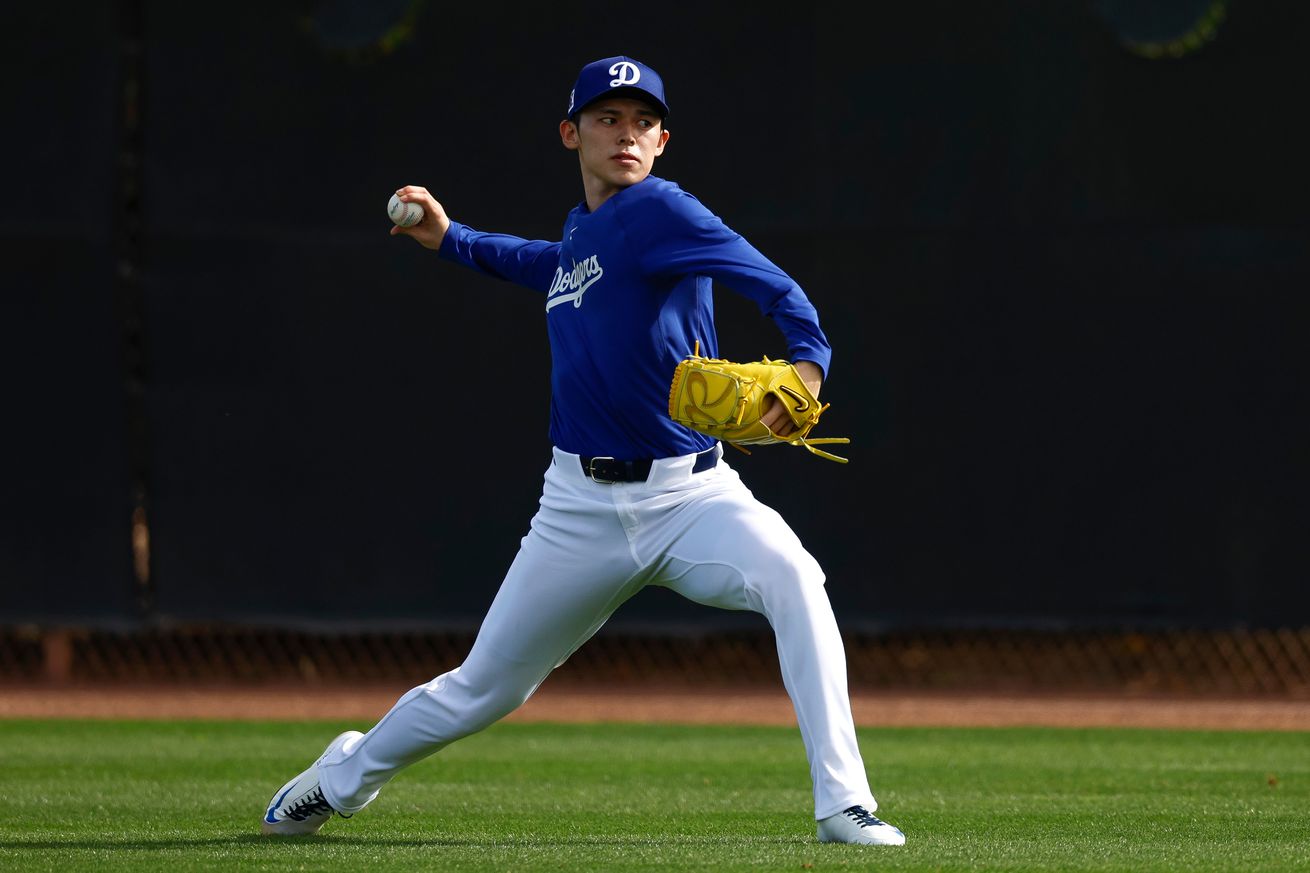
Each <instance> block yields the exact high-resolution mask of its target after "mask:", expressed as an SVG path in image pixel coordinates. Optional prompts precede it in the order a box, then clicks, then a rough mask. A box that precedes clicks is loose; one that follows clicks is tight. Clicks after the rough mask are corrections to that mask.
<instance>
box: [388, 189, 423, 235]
mask: <svg viewBox="0 0 1310 873" xmlns="http://www.w3.org/2000/svg"><path fill="white" fill-rule="evenodd" d="M387 216H388V217H390V218H391V220H392V221H393V222H395V223H396V224H398V225H400V226H401V227H413V226H414V225H416V224H418V223H419V222H420V221H422V220H423V207H422V206H419V205H418V204H417V203H406V202H405V201H403V200H401V199H400V198H399V197H397V196H396V195H395V194H392V195H391V200H389V201H388V202H387Z"/></svg>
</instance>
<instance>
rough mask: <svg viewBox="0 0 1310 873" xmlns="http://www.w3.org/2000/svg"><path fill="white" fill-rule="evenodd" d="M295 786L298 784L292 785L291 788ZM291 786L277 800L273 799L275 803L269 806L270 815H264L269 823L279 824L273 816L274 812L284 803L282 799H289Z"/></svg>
mask: <svg viewBox="0 0 1310 873" xmlns="http://www.w3.org/2000/svg"><path fill="white" fill-rule="evenodd" d="M295 787H296V786H294V785H292V786H291V788H295ZM291 788H288V789H287V790H286V791H283V792H282V796H281V797H279V798H278V799H277V800H275V801H273V805H272V806H270V807H269V808H268V815H266V816H264V821H266V822H268V823H269V824H277V819H276V818H274V817H273V812H274V811H275V810H276V809H277V808H278V807H279V806H281V805H282V801H284V800H286V799H287V795H288V794H290V793H291Z"/></svg>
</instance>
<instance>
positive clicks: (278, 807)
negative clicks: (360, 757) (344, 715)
mask: <svg viewBox="0 0 1310 873" xmlns="http://www.w3.org/2000/svg"><path fill="white" fill-rule="evenodd" d="M362 736H363V734H361V733H360V732H359V731H346V732H345V733H343V734H340V735H338V736H337V738H336V739H334V740H333V741H332V742H330V743H328V747H327V748H326V749H324V750H323V754H322V755H319V756H318V760H317V761H315V762H314V763H313V764H310V765H309V769H308V770H306V771H305V772H303V773H301V774H300V775H299V776H297V777H296V778H295V779H292V780H291V781H290V782H288V783H287V784H286V785H283V786H282V787H281V788H279V789H278V791H277V794H274V795H273V799H272V800H270V801H269V803H268V809H267V810H266V811H265V812H264V820H263V821H262V822H261V823H260V826H259V829H260V830H261V831H263V832H264V833H266V834H287V835H289V834H313V833H317V832H318V829H319V828H321V827H323V823H324V822H326V821H327V820H328V819H330V818H332V814H333V813H334V812H336V810H334V809H333V808H332V806H331V805H330V804H329V803H328V802H327V798H326V797H324V796H323V787H322V786H321V785H320V784H319V781H318V765H319V764H321V763H322V762H323V759H324V758H326V757H327V756H328V753H330V752H332V751H335V750H336V749H339V748H340V747H341V746H342V745H343V744H344V743H345V742H346V741H347V740H350V739H353V738H355V737H362ZM341 817H342V818H350V816H348V815H344V814H342V816H341Z"/></svg>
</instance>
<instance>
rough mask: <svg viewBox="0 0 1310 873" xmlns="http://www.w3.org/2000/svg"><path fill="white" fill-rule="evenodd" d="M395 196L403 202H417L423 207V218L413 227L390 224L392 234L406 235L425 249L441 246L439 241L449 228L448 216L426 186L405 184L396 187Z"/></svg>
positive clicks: (444, 236)
mask: <svg viewBox="0 0 1310 873" xmlns="http://www.w3.org/2000/svg"><path fill="white" fill-rule="evenodd" d="M396 196H397V197H399V198H400V199H401V200H402V201H404V202H405V203H417V204H418V205H419V206H422V207H423V219H422V220H421V221H420V222H419V223H418V224H416V225H414V226H413V227H401V226H400V225H398V224H397V225H392V227H391V235H392V236H408V237H413V239H414V240H415V241H416V242H417V243H418V244H419V245H421V246H423V247H424V248H426V249H439V248H441V241H442V240H443V239H445V238H446V231H447V230H449V229H450V218H449V217H448V216H447V215H446V210H445V208H444V207H442V205H441V204H440V203H438V202H437V199H436V198H435V197H433V196H432V194H431V193H429V192H428V189H427V188H423V187H420V186H418V185H406V186H405V187H403V188H397V189H396Z"/></svg>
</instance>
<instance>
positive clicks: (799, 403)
mask: <svg viewBox="0 0 1310 873" xmlns="http://www.w3.org/2000/svg"><path fill="white" fill-rule="evenodd" d="M778 390H779V391H781V392H782V393H783V394H786V395H787V396H788V397H790V398H791V399H792V400H795V401H796V411H797V412H804V411H805V410H807V409H809V408H810V401H808V400H806V399H805V398H804V397H802V396H801V395H800V394H798V393H797V392H796V390H795V389H793V388H788V387H787V386H786V385H779V386H778Z"/></svg>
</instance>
